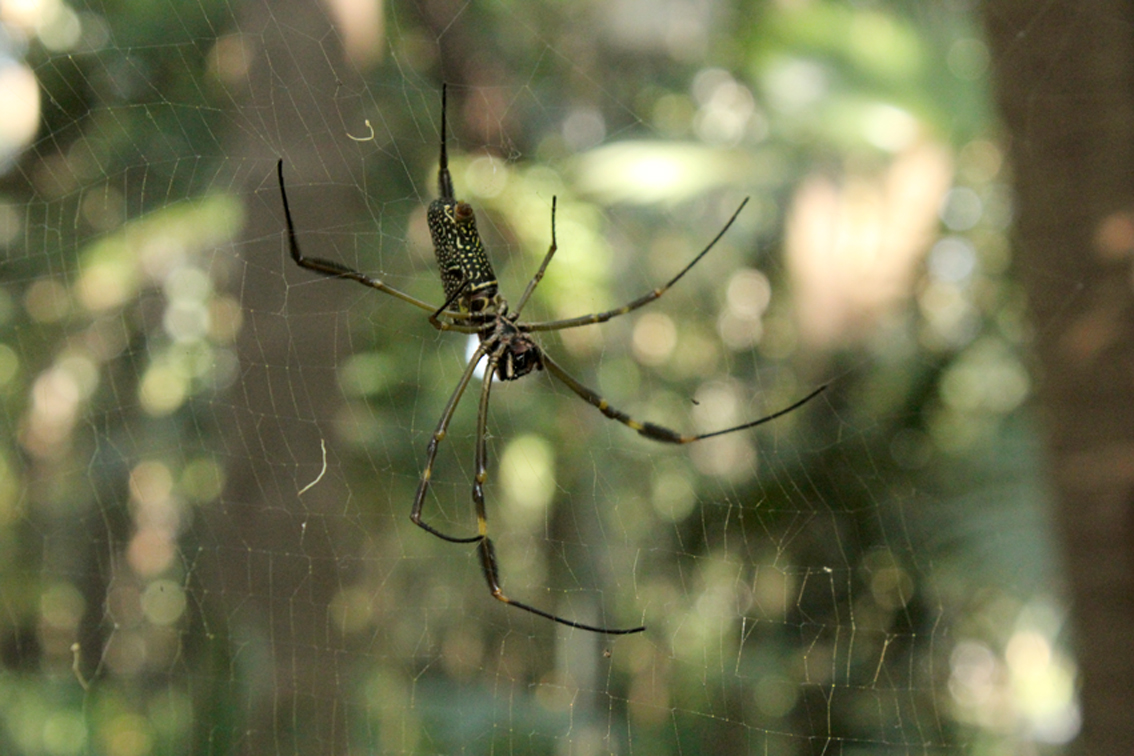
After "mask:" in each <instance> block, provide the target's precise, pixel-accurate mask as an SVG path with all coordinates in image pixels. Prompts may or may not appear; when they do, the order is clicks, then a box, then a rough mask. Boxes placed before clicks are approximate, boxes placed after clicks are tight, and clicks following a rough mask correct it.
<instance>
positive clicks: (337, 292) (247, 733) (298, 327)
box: [195, 0, 362, 755]
mask: <svg viewBox="0 0 1134 756" xmlns="http://www.w3.org/2000/svg"><path fill="white" fill-rule="evenodd" d="M237 23H238V30H239V32H240V33H241V34H242V35H244V37H243V39H244V40H245V42H246V43H247V45H246V47H245V50H246V51H247V52H248V53H249V54H250V56H251V57H250V60H249V63H250V68H249V71H248V76H247V79H246V80H244V81H242V82H239V83H238V84H236V85H234V88H235V89H236V90H237V91H235V92H234V93H233V95H234V97H235V98H237V99H236V100H235V101H234V107H233V119H234V121H235V128H234V130H233V131H234V133H233V134H231V135H229V136H230V141H229V143H228V146H229V149H231V150H232V151H233V154H234V155H237V156H239V158H238V159H237V160H236V161H235V162H236V163H238V164H239V165H240V166H241V170H242V171H244V172H245V173H244V175H241V176H238V177H236V179H235V183H237V184H238V185H241V186H243V187H244V188H245V192H246V196H245V208H246V212H247V214H248V215H247V219H246V227H245V230H244V236H243V240H242V242H241V246H240V247H239V249H238V250H236V254H238V255H240V256H241V257H242V258H243V260H244V263H245V264H244V265H243V266H242V268H241V270H242V274H243V279H242V280H241V281H240V282H239V285H238V289H239V293H240V296H241V301H242V303H243V310H244V328H243V331H242V333H241V336H240V340H239V342H238V345H237V346H238V353H239V358H240V377H239V379H238V381H237V383H236V385H234V386H233V387H232V389H231V390H230V392H229V394H228V396H227V397H226V401H228V402H230V404H228V405H224V406H221V405H218V406H217V414H218V417H219V418H220V420H221V422H222V423H223V424H224V431H225V444H226V448H225V452H226V459H225V463H226V468H227V471H228V478H227V485H226V488H225V491H224V494H223V496H222V499H221V501H220V502H219V503H218V505H217V506H216V507H214V508H212V509H210V510H209V511H208V512H206V514H205V517H204V518H203V520H204V521H203V522H201V523H198V527H197V531H198V537H199V538H200V540H201V541H202V549H201V551H200V562H199V563H198V564H197V565H196V566H195V575H196V581H197V590H198V591H199V594H200V596H201V598H202V602H201V603H202V607H203V612H204V616H203V622H204V623H205V624H206V628H205V630H206V633H207V634H206V638H209V639H210V641H209V642H211V643H214V644H217V648H215V649H213V653H212V655H211V656H212V658H213V659H220V660H225V663H227V664H228V669H227V671H226V670H224V669H218V670H215V671H214V673H213V674H215V675H218V676H220V677H221V679H224V676H225V675H226V674H227V675H228V678H229V680H230V683H229V684H230V686H231V688H232V690H231V691H230V694H229V699H230V703H231V710H226V709H225V707H224V706H218V707H217V708H218V709H221V712H220V714H219V717H220V719H221V720H222V721H227V722H231V723H232V727H233V730H234V733H230V734H226V736H225V737H226V738H227V739H228V741H229V742H230V743H235V745H236V747H237V749H238V751H237V752H240V753H248V754H265V753H320V754H328V755H333V754H341V753H345V752H346V751H347V749H348V743H347V739H348V732H347V730H348V720H347V716H348V708H349V707H348V702H349V701H350V700H351V695H352V693H353V690H354V686H355V684H356V682H357V680H356V679H355V677H354V675H355V672H356V671H357V665H356V663H355V662H353V661H351V649H350V648H348V647H347V644H346V642H345V641H344V639H343V638H342V636H341V634H340V633H339V632H338V631H337V629H336V628H337V625H336V623H335V622H333V621H332V618H331V617H330V616H329V607H330V605H331V603H332V599H333V597H334V596H335V594H336V592H337V591H338V589H339V588H340V587H342V586H345V585H349V584H351V582H352V576H351V575H350V574H349V573H348V571H347V569H346V568H345V567H344V565H349V564H352V563H353V564H357V563H358V562H357V559H352V557H356V556H357V555H358V552H359V551H360V543H359V537H358V535H359V534H358V530H357V529H356V528H352V527H351V523H350V522H349V521H348V520H347V519H345V518H343V517H342V513H343V511H344V509H345V508H346V502H347V501H348V499H349V491H348V490H347V488H346V486H345V484H344V482H343V480H342V478H341V476H340V475H337V474H336V470H337V468H338V465H337V464H336V460H335V456H334V448H335V444H334V438H333V433H332V428H331V418H332V416H333V413H334V410H335V409H336V408H337V407H338V405H339V403H340V402H341V401H342V395H341V393H340V392H339V390H338V388H337V385H336V382H335V365H336V364H337V363H338V362H339V361H340V359H341V358H342V356H343V354H345V353H347V352H349V345H348V344H347V343H346V335H347V333H346V329H345V328H344V327H343V326H344V323H343V322H342V318H344V314H343V308H342V297H343V292H342V289H340V288H336V287H334V286H308V287H303V290H302V291H303V295H302V296H290V297H288V296H287V295H288V286H289V284H294V283H296V282H299V281H301V280H303V279H304V278H306V279H308V280H310V275H309V274H308V275H306V276H305V274H304V272H303V271H301V270H299V269H298V268H297V267H296V266H294V265H293V264H292V263H291V261H290V260H289V259H288V258H287V256H286V254H285V253H284V251H283V250H284V247H283V236H282V234H283V229H284V216H283V211H282V207H281V204H280V197H279V191H278V189H276V188H275V184H276V175H275V161H276V159H277V158H278V157H281V156H282V157H283V158H284V162H285V169H286V171H287V177H288V178H289V185H290V187H291V196H290V199H291V202H292V204H293V207H300V206H302V208H303V217H304V218H305V219H307V220H308V223H309V225H313V227H314V228H315V229H327V228H335V227H344V226H345V225H346V224H347V223H349V221H350V220H352V219H353V218H354V217H356V216H357V210H358V208H357V203H358V202H359V197H358V194H357V192H356V191H355V190H354V189H353V187H354V186H357V183H358V182H357V178H356V177H355V176H353V175H352V172H353V171H357V170H360V168H361V164H360V163H359V162H358V161H357V156H356V155H346V154H344V153H343V152H341V150H342V149H343V143H344V142H346V143H347V144H350V143H349V142H347V141H346V140H345V139H344V138H341V135H342V133H344V132H345V131H346V127H345V126H344V125H343V119H344V118H345V119H347V120H351V114H350V113H344V112H343V111H344V109H346V110H349V109H350V107H351V104H352V103H356V102H357V101H356V100H346V101H345V104H344V99H343V98H342V96H341V95H342V93H343V92H344V91H348V92H349V91H358V89H359V88H360V86H359V85H358V83H357V81H356V80H355V79H354V74H353V73H352V71H351V70H350V67H349V65H347V64H346V63H345V62H344V61H343V57H344V56H343V53H342V50H341V49H340V47H339V36H338V35H337V34H335V33H333V32H332V30H331V26H330V22H329V19H328V18H327V17H326V15H325V14H324V11H323V6H321V5H320V4H319V3H312V2H309V0H285V2H272V3H270V4H269V3H264V2H250V3H245V4H244V5H243V10H242V14H241V16H240V17H239V18H238V20H237ZM355 121H356V122H358V123H361V121H362V118H361V116H359V117H357V118H355V119H353V121H352V122H355ZM336 135H337V136H339V137H340V138H338V139H335V138H334V136H336ZM311 184H318V186H319V190H318V192H315V191H310V190H307V189H305V186H309V185H311ZM319 242H320V239H319V235H318V234H315V235H312V237H311V238H310V240H309V241H308V247H307V248H306V249H305V251H306V252H307V253H309V254H313V255H317V256H324V257H334V256H335V251H334V250H331V249H327V248H325V247H324V248H320V243H319ZM321 441H325V442H326V447H327V454H328V463H329V465H330V469H329V470H328V471H327V474H326V475H324V476H323V478H322V479H321V480H320V481H319V483H318V485H315V486H313V487H312V488H310V490H308V491H305V492H303V494H302V495H300V493H299V492H300V490H301V489H302V488H303V487H304V485H305V484H306V483H309V482H310V481H312V480H314V479H315V478H316V477H317V476H318V475H319V472H320V469H321V461H322V452H321V447H320V442H321ZM221 646H223V648H222V647H221ZM206 737H207V738H208V740H209V741H210V742H211V741H213V740H215V739H216V735H215V734H211V733H204V734H201V736H200V738H201V739H204V738H206ZM201 745H202V748H205V747H206V746H207V745H208V743H206V742H204V740H202V743H201ZM200 752H202V753H204V752H206V751H205V750H201V751H200ZM208 752H212V750H211V747H210V750H209V751H208ZM226 752H227V751H226Z"/></svg>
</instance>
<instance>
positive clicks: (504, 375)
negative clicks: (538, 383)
mask: <svg viewBox="0 0 1134 756" xmlns="http://www.w3.org/2000/svg"><path fill="white" fill-rule="evenodd" d="M533 370H543V353H542V352H541V351H540V349H539V347H538V346H537V345H536V343H535V342H534V341H532V340H531V339H529V338H528V337H526V336H523V335H517V336H516V337H515V338H511V339H509V340H508V347H507V348H506V349H505V350H504V353H503V354H502V355H500V362H498V363H496V377H497V379H499V380H501V381H514V380H516V379H517V378H523V377H524V376H525V375H527V374H528V373H530V372H532V371H533Z"/></svg>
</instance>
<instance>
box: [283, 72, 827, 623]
mask: <svg viewBox="0 0 1134 756" xmlns="http://www.w3.org/2000/svg"><path fill="white" fill-rule="evenodd" d="M446 110H447V103H446V88H445V87H444V86H442V88H441V156H440V167H439V169H438V174H437V180H438V185H439V193H440V195H441V196H440V197H438V198H437V199H436V200H434V201H433V203H432V204H430V206H429V212H428V215H427V217H428V222H429V230H430V233H431V234H432V237H433V249H434V252H435V254H436V256H437V264H438V267H439V268H440V273H441V284H442V287H443V288H444V291H445V303H444V304H443V305H441V306H440V307H437V308H434V307H433V306H432V305H430V304H428V303H427V302H423V301H422V300H420V299H417V298H416V297H412V296H410V295H409V294H406V293H404V292H401V291H399V290H397V289H395V288H393V287H390V286H387V285H386V284H384V283H383V282H382V281H380V280H378V279H376V278H371V277H370V276H368V275H366V274H364V273H360V272H359V271H357V270H353V269H351V268H348V267H346V266H345V265H342V264H340V263H337V262H333V261H331V260H322V259H319V258H316V257H304V256H303V253H302V252H300V250H299V241H298V240H297V238H296V234H295V224H294V222H293V221H292V217H291V208H290V207H289V206H288V202H287V190H286V189H284V178H283V160H282V159H281V160H280V161H279V163H278V164H277V165H276V172H277V175H278V177H279V184H280V197H281V198H282V200H283V209H284V217H285V219H286V221H287V240H288V247H289V249H290V251H291V257H292V259H293V260H295V262H296V264H297V265H299V266H300V267H302V268H306V269H308V270H311V271H314V272H316V273H320V274H322V275H324V276H329V277H331V278H346V279H349V280H352V281H358V282H359V283H361V284H364V285H366V286H369V287H371V288H373V289H377V290H378V291H381V292H385V293H386V294H390V295H393V296H395V297H397V298H398V299H401V300H402V301H404V302H409V303H410V304H412V305H414V306H415V307H419V308H421V309H422V310H425V311H426V312H428V313H430V315H429V322H430V323H432V324H433V326H434V327H435V328H437V329H438V330H441V331H456V332H457V333H467V334H476V335H477V337H478V338H479V341H480V343H479V344H478V346H477V347H476V350H475V351H474V352H473V354H472V357H471V358H470V359H469V361H468V365H467V366H466V367H465V371H464V373H463V374H462V375H461V379H460V380H459V381H458V382H457V387H456V388H455V389H454V390H453V393H452V395H451V396H450V397H449V401H448V403H447V404H446V405H445V409H444V411H443V412H442V413H441V419H440V420H439V421H438V423H437V428H436V429H435V430H434V431H433V436H432V438H431V439H430V441H429V449H428V452H427V454H426V463H425V470H423V471H422V473H421V482H420V484H419V485H418V488H417V495H416V496H415V497H414V502H413V509H412V510H410V519H411V520H412V521H413V523H414V524H415V525H417V526H418V527H420V528H422V529H424V530H426V531H428V532H429V533H432V534H433V535H435V536H437V537H438V538H441V539H443V540H445V541H449V542H450V543H475V544H477V552H478V555H479V557H480V564H481V569H482V570H483V571H484V578H485V581H486V582H487V583H488V589H489V591H491V593H492V597H493V598H495V599H497V600H499V601H502V602H504V603H505V604H508V605H509V606H514V607H516V608H518V609H523V610H524V611H527V612H531V613H532V614H536V615H539V616H540V617H544V618H546V619H549V620H553V621H555V622H558V623H560V624H562V625H566V626H568V627H574V628H578V629H580V630H589V631H591V632H594V633H606V634H608V635H626V634H629V633H640V632H642V631H643V630H645V629H646V628H645V626H639V627H630V628H610V627H601V626H595V625H588V624H584V623H582V622H575V621H573V620H569V619H565V618H563V617H559V616H557V615H555V614H552V613H551V612H547V611H544V610H542V609H537V608H536V607H534V606H530V605H528V604H525V603H522V602H519V601H516V600H515V599H511V598H509V597H507V596H505V595H504V592H503V590H502V589H501V587H500V570H499V567H498V565H497V562H496V553H495V550H494V548H493V545H492V539H491V538H489V537H488V516H487V513H486V511H485V505H484V483H485V481H486V480H487V479H488V453H487V448H486V447H487V437H488V432H487V424H488V397H489V393H490V392H491V390H492V376H495V377H496V378H497V379H498V380H501V381H512V380H516V379H517V378H522V377H523V376H525V375H527V374H528V373H530V372H532V371H533V370H543V369H546V370H547V371H548V372H549V373H551V375H553V376H554V377H555V378H557V379H559V381H560V382H562V383H563V384H564V385H565V386H567V388H569V389H571V391H573V392H574V393H575V394H577V395H578V396H579V397H581V398H582V399H584V400H586V401H587V402H588V403H589V404H591V405H593V406H595V407H596V408H597V409H598V410H599V411H600V412H602V413H603V414H604V415H606V416H607V417H608V418H610V419H612V420H617V421H618V422H620V423H622V424H623V425H626V426H627V427H629V428H631V429H633V430H635V431H637V432H638V433H639V434H641V435H642V436H645V437H646V438H650V439H653V440H655V441H661V442H664V443H671V444H688V443H691V442H693V441H700V440H701V439H704V438H710V437H712V436H721V435H724V434H726V433H733V432H735V431H740V430H744V429H745V428H753V427H755V426H757V425H761V424H763V423H766V422H768V421H770V420H774V419H776V418H777V417H780V416H781V415H785V414H787V413H789V412H791V411H792V410H794V409H796V408H798V407H800V406H802V405H803V404H805V403H806V402H808V401H810V400H811V399H813V398H815V397H816V396H818V395H819V393H820V392H822V391H823V390H824V389H826V388H827V387H826V386H821V387H819V388H818V389H816V390H815V391H812V392H811V393H810V394H808V395H807V396H805V397H804V398H802V399H800V400H799V401H797V402H796V403H795V404H792V405H791V406H790V407H785V408H784V409H782V410H779V411H778V412H774V413H772V414H771V415H768V416H767V417H762V418H760V419H758V420H752V421H751V422H747V423H743V424H741V425H737V426H734V427H731V428H725V429H723V430H718V431H713V432H711V433H700V434H696V435H685V434H682V433H678V432H676V431H673V430H670V429H669V428H665V427H663V426H660V425H655V424H654V423H649V422H641V421H639V420H635V419H634V418H632V417H630V416H629V415H627V414H626V413H625V412H622V411H621V410H618V409H616V408H614V407H612V406H610V404H608V403H607V401H606V400H605V399H603V398H602V397H601V396H599V395H598V394H597V393H596V392H594V391H592V390H591V389H589V388H587V387H586V386H584V385H583V384H582V383H580V382H579V381H578V380H576V379H575V378H573V377H572V376H571V375H569V374H568V373H567V372H566V371H565V370H564V369H563V368H562V367H560V366H559V363H557V362H555V360H553V359H551V357H549V356H548V355H547V353H546V352H545V351H544V350H543V348H542V347H540V346H539V345H538V344H536V342H535V340H534V339H532V337H531V335H530V334H532V333H535V332H537V331H561V330H564V329H567V328H577V327H578V326H584V325H590V324H592V323H604V322H606V321H607V320H610V319H611V318H616V317H618V316H619V315H625V314H626V313H628V312H631V311H633V310H637V309H638V308H639V307H643V306H645V305H647V304H649V303H650V302H653V301H654V300H655V299H658V298H660V297H661V295H662V294H664V293H665V292H666V291H667V290H668V289H669V288H670V287H671V286H673V285H674V284H675V283H677V282H678V280H680V279H681V277H682V276H684V275H685V274H686V273H687V272H688V271H689V269H690V268H692V267H693V266H694V265H696V264H697V262H698V261H699V260H700V259H701V258H702V257H704V256H705V255H706V254H708V252H709V250H711V249H712V248H713V247H714V246H715V245H716V243H717V242H718V241H719V240H720V238H721V237H722V236H724V234H725V232H726V231H728V229H729V227H730V226H732V224H733V221H735V220H736V218H737V216H738V215H740V211H741V210H743V209H744V205H745V204H746V203H747V202H748V200H747V199H745V200H744V201H743V202H741V203H740V207H738V208H737V209H736V212H734V213H733V214H732V217H731V218H729V219H728V222H727V223H725V225H724V228H722V229H721V230H720V231H719V232H718V233H717V235H716V236H715V237H713V240H712V241H710V242H709V244H708V245H707V246H706V247H705V248H704V249H703V250H701V251H700V252H699V253H698V254H697V256H696V257H694V258H693V259H692V260H691V261H690V262H689V263H688V264H687V265H686V266H685V267H684V268H682V269H681V270H680V271H678V273H677V275H675V276H674V277H673V278H671V279H670V280H669V281H668V282H667V283H665V284H664V285H662V286H659V287H658V288H656V289H653V290H652V291H650V292H648V293H646V294H643V295H642V296H640V297H638V298H637V299H635V300H633V301H632V302H630V303H628V304H625V305H623V306H622V307H618V308H616V309H613V310H607V311H605V312H598V313H592V314H590V315H581V316H579V317H574V318H566V319H563V320H550V321H541V322H532V323H529V322H524V321H521V320H520V311H521V310H523V308H524V305H525V304H527V302H528V299H529V298H530V297H531V295H532V292H534V291H535V288H536V286H538V285H539V282H540V280H541V279H542V278H543V275H544V273H545V272H546V271H547V266H548V264H549V263H550V262H551V258H552V257H553V256H554V255H555V251H556V248H557V247H556V240H555V202H556V200H555V198H554V197H552V199H551V246H550V247H549V248H548V250H547V254H546V255H545V256H544V258H543V262H542V263H541V264H540V266H539V269H538V270H537V271H536V273H535V275H534V276H533V277H532V280H531V281H529V282H528V286H527V288H526V289H525V290H524V294H523V296H521V297H520V301H519V304H517V305H516V309H515V310H514V311H509V309H508V303H507V302H506V301H505V299H504V296H503V295H502V294H500V293H499V291H498V290H497V281H496V274H495V273H493V271H492V265H491V264H490V263H489V261H488V256H487V255H486V254H485V251H484V245H483V244H482V243H481V239H480V234H479V233H478V232H477V229H476V217H475V213H474V212H473V208H472V206H471V205H469V204H468V203H466V202H461V201H459V200H457V199H456V197H455V195H454V192H453V179H452V177H451V176H450V174H449V158H448V153H447V151H446V146H445V136H446V134H445V132H446ZM454 305H455V306H456V309H455V310H450V309H449V308H450V307H453V306H454ZM485 358H487V360H488V362H487V364H486V367H485V371H484V375H485V379H484V380H483V381H482V383H481V389H480V404H479V407H478V409H477V418H476V463H475V464H476V466H475V471H476V472H475V476H474V479H473V485H472V498H473V503H474V505H475V507H476V521H477V533H476V535H472V536H452V535H448V534H446V533H442V532H441V531H440V530H438V529H437V528H435V527H433V526H432V525H430V524H429V523H427V522H425V520H423V519H422V514H421V511H422V507H423V506H424V504H425V495H426V493H427V491H428V490H429V481H430V478H431V477H432V475H433V463H434V460H435V459H436V457H437V447H438V445H439V444H440V443H441V441H442V440H443V439H444V438H445V435H446V433H447V431H448V428H449V422H450V421H451V420H452V418H453V413H454V412H455V411H456V409H457V404H458V403H459V402H460V400H461V397H462V396H463V395H464V393H465V389H466V388H468V385H469V383H470V382H471V380H472V377H473V375H474V373H475V371H476V368H477V365H479V364H480V362H481V361H482V360H484V359H485Z"/></svg>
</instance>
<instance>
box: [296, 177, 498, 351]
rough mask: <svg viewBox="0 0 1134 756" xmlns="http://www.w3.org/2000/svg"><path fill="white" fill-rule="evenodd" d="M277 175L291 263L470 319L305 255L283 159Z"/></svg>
mask: <svg viewBox="0 0 1134 756" xmlns="http://www.w3.org/2000/svg"><path fill="white" fill-rule="evenodd" d="M276 175H277V177H278V178H279V182H280V198H281V199H283V208H284V219H285V220H286V221H287V244H288V249H289V250H290V252H291V259H292V260H295V264H296V265H298V266H299V267H301V268H306V269H307V270H311V271H314V272H316V273H320V274H322V275H324V276H329V277H331V278H346V279H349V280H351V281H358V282H359V283H360V284H363V285H365V286H369V287H370V288H372V289H377V290H378V291H381V292H383V293H385V294H389V295H391V296H394V297H397V298H398V299H400V300H402V301H403V302H409V303H410V304H411V305H413V306H414V307H420V308H421V309H423V310H425V311H427V312H429V313H435V312H437V314H439V315H442V316H446V317H449V318H451V319H454V320H463V319H465V318H466V317H467V316H466V315H465V314H463V313H460V312H453V311H445V308H441V311H437V310H436V308H435V307H434V306H433V305H431V304H429V303H428V302H423V301H422V300H420V299H418V298H417V297H414V296H410V295H409V294H406V293H405V292H404V291H399V290H398V289H395V288H394V287H392V286H387V285H386V284H384V283H383V282H382V281H379V280H378V279H377V278H371V277H370V276H368V275H366V274H364V273H360V272H358V271H357V270H354V269H353V268H348V267H347V266H345V265H343V264H342V263H337V262H335V261H333V260H324V259H322V258H319V257H305V256H304V255H303V253H302V252H301V251H300V250H299V239H298V238H297V237H296V234H295V223H294V221H292V218H291V207H290V206H289V205H288V201H287V189H285V188H284V178H283V160H282V159H281V160H280V161H279V162H278V163H276ZM436 318H437V315H432V316H431V318H430V321H431V322H432V321H434V320H435V319H436ZM438 322H439V323H441V325H439V326H438V327H439V328H441V329H442V330H446V331H458V332H460V333H476V331H477V330H478V329H477V328H476V327H475V326H471V325H464V324H459V323H445V322H443V321H438Z"/></svg>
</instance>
